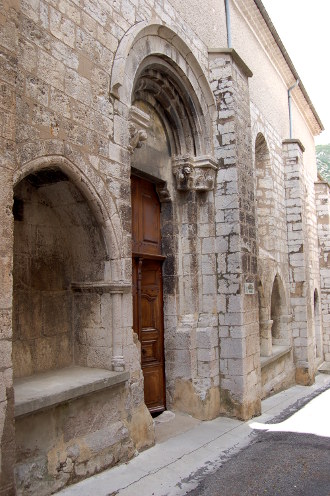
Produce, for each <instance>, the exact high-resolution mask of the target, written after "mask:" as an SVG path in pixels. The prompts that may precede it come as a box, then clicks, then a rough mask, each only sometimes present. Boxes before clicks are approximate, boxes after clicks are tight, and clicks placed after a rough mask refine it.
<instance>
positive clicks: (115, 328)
mask: <svg viewBox="0 0 330 496" xmlns="http://www.w3.org/2000/svg"><path fill="white" fill-rule="evenodd" d="M110 294H111V303H112V305H111V308H112V350H113V356H112V360H111V364H112V369H113V370H114V371H115V372H122V371H124V370H125V361H124V355H123V328H122V327H123V326H122V320H123V319H122V299H123V291H122V290H118V289H117V290H111V291H110Z"/></svg>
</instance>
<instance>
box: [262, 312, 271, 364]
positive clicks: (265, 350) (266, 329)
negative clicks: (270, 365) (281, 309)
mask: <svg viewBox="0 0 330 496" xmlns="http://www.w3.org/2000/svg"><path fill="white" fill-rule="evenodd" d="M272 325H273V320H263V321H261V322H259V326H260V355H261V356H266V357H267V356H271V354H272Z"/></svg>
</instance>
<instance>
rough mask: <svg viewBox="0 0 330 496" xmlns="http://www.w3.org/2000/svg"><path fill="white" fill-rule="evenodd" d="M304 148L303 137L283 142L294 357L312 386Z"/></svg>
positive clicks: (300, 379) (302, 379) (301, 377)
mask: <svg viewBox="0 0 330 496" xmlns="http://www.w3.org/2000/svg"><path fill="white" fill-rule="evenodd" d="M304 150H305V149H304V147H303V145H302V144H301V143H300V141H299V140H295V139H290V140H285V141H283V159H284V167H285V187H286V214H287V229H288V247H289V268H290V300H291V308H292V337H293V356H294V362H295V366H296V381H297V383H298V384H303V385H308V384H311V383H313V382H314V374H315V371H314V350H313V346H312V344H313V336H312V330H311V324H312V322H311V315H312V310H311V295H310V287H309V279H310V277H309V276H310V275H309V250H308V231H307V219H306V211H305V199H306V186H305V179H304V165H303V152H304Z"/></svg>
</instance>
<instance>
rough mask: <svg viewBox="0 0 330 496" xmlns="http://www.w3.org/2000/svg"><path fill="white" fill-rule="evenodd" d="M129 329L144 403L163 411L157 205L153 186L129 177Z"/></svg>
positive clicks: (163, 384) (162, 357) (162, 345)
mask: <svg viewBox="0 0 330 496" xmlns="http://www.w3.org/2000/svg"><path fill="white" fill-rule="evenodd" d="M131 191H132V258H133V329H134V331H135V332H136V333H137V335H138V337H139V340H140V343H141V365H142V371H143V375H144V400H145V403H146V405H147V407H148V408H149V410H150V412H151V413H156V412H162V411H163V410H165V406H166V405H165V368H164V317H163V286H162V263H163V260H164V257H163V256H162V252H161V232H160V202H159V199H158V196H157V193H156V191H155V186H154V184H153V183H151V182H149V181H146V180H145V179H142V178H140V177H135V176H132V178H131Z"/></svg>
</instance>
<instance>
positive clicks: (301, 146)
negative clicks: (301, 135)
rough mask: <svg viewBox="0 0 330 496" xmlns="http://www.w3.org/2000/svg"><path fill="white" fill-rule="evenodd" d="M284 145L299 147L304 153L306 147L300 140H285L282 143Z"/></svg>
mask: <svg viewBox="0 0 330 496" xmlns="http://www.w3.org/2000/svg"><path fill="white" fill-rule="evenodd" d="M282 143H283V145H290V144H292V145H298V146H299V148H300V150H301V151H302V152H303V153H304V151H305V147H304V145H303V144H302V142H301V141H300V140H299V139H285V140H283V141H282Z"/></svg>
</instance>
